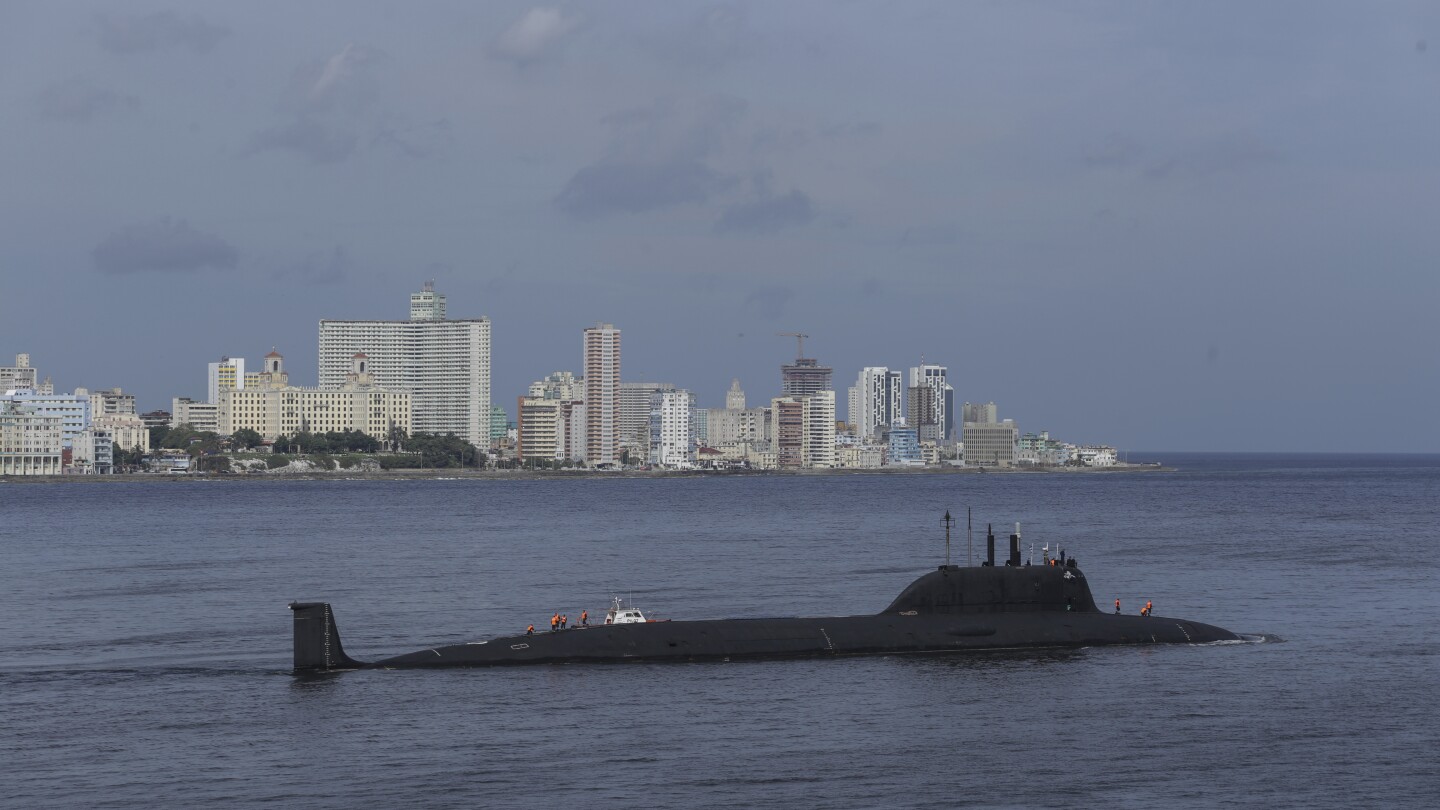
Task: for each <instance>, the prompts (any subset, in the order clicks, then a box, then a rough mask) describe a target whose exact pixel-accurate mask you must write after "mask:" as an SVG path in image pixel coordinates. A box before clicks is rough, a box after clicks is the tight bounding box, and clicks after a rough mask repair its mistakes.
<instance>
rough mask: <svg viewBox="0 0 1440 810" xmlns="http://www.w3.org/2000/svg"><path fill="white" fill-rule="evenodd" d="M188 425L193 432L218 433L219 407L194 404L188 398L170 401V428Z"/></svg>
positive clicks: (209, 404)
mask: <svg viewBox="0 0 1440 810" xmlns="http://www.w3.org/2000/svg"><path fill="white" fill-rule="evenodd" d="M181 425H189V426H190V427H191V428H192V429H193V430H199V431H208V432H210V433H219V432H220V406H219V405H212V404H211V403H209V402H196V401H195V400H193V399H190V398H189V397H176V398H174V399H172V400H170V428H171V429H172V430H173V429H175V428H178V427H180V426H181Z"/></svg>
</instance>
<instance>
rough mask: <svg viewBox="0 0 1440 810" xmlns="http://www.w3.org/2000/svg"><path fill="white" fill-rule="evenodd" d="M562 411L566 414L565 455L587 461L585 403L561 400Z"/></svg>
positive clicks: (576, 459) (574, 459) (583, 461)
mask: <svg viewBox="0 0 1440 810" xmlns="http://www.w3.org/2000/svg"><path fill="white" fill-rule="evenodd" d="M560 408H561V413H563V414H564V416H565V457H566V458H568V459H570V460H571V461H577V462H580V463H582V464H583V463H585V460H586V459H585V429H586V423H585V403H584V402H561V403H560Z"/></svg>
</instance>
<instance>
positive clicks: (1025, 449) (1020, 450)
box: [1015, 430, 1075, 467]
mask: <svg viewBox="0 0 1440 810" xmlns="http://www.w3.org/2000/svg"><path fill="white" fill-rule="evenodd" d="M1074 449H1075V446H1074V445H1071V444H1066V443H1065V442H1061V441H1056V440H1055V439H1052V438H1050V432H1049V431H1048V430H1042V431H1040V432H1039V433H1038V434H1036V433H1025V434H1022V435H1021V436H1020V438H1019V439H1017V440H1016V442H1015V463H1016V464H1019V465H1022V466H1036V467H1058V466H1060V465H1062V464H1065V463H1067V462H1069V461H1070V454H1071V451H1073V450H1074Z"/></svg>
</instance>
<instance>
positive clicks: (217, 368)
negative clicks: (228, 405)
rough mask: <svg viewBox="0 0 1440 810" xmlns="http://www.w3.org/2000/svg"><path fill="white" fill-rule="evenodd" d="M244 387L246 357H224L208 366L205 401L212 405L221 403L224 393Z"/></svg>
mask: <svg viewBox="0 0 1440 810" xmlns="http://www.w3.org/2000/svg"><path fill="white" fill-rule="evenodd" d="M244 387H245V358H243V357H233V358H232V357H222V358H220V360H219V362H216V363H211V364H210V365H209V366H208V367H207V370H206V375H205V391H206V399H205V401H206V402H208V403H210V404H211V405H217V404H219V402H220V395H221V394H222V393H224V392H226V391H234V390H236V389H240V388H244Z"/></svg>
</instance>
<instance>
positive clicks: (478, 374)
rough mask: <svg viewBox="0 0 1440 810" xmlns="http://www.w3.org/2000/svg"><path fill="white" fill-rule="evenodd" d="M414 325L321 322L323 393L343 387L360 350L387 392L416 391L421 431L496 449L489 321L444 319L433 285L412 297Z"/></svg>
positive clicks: (416, 422) (416, 427)
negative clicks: (450, 435) (493, 444)
mask: <svg viewBox="0 0 1440 810" xmlns="http://www.w3.org/2000/svg"><path fill="white" fill-rule="evenodd" d="M410 316H411V320H408V321H338V320H333V321H332V320H323V321H321V322H320V344H319V354H320V358H319V362H320V388H321V389H323V390H331V391H335V390H339V389H341V388H342V387H343V386H344V385H345V384H346V377H347V375H348V374H350V371H351V369H350V364H351V359H352V358H353V357H354V356H355V355H356V354H357V353H363V354H365V355H366V356H367V357H368V359H369V365H368V368H369V371H368V373H369V374H370V376H371V377H372V379H373V380H374V385H375V386H376V387H378V388H380V389H390V390H393V391H406V392H409V395H410V397H411V401H410V406H409V407H410V409H411V416H412V418H411V421H412V426H413V432H416V433H439V434H446V433H453V434H454V435H456V436H459V437H460V438H462V439H465V440H466V441H468V442H470V443H471V444H473V445H475V446H477V447H488V446H489V444H490V434H491V428H490V422H491V412H490V320H489V319H488V318H484V317H481V318H473V319H467V320H446V319H445V296H444V295H441V294H440V293H437V292H435V290H434V286H433V285H431V284H427V285H425V289H423V290H421V291H420V292H418V293H414V294H412V295H411V296H410Z"/></svg>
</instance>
